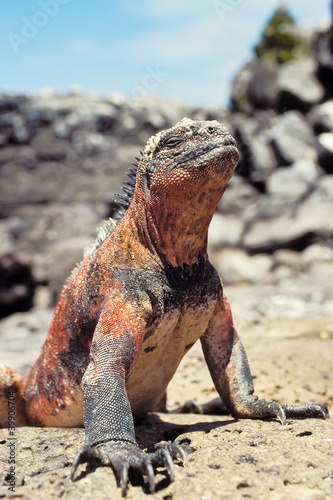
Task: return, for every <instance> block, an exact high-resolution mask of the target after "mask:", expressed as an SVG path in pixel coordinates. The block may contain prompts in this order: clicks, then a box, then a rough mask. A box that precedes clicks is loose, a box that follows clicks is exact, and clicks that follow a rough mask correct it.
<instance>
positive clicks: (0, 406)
mask: <svg viewBox="0 0 333 500" xmlns="http://www.w3.org/2000/svg"><path fill="white" fill-rule="evenodd" d="M22 425H27V420H26V418H25V400H24V378H23V377H22V376H21V375H20V374H19V373H17V372H16V371H15V370H12V369H11V368H8V367H7V366H5V365H0V428H4V427H7V428H8V429H11V428H15V427H20V426H22Z"/></svg>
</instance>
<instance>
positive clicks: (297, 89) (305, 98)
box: [277, 57, 325, 112]
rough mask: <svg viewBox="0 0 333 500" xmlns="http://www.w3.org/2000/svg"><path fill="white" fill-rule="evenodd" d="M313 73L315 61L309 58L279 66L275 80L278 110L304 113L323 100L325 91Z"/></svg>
mask: <svg viewBox="0 0 333 500" xmlns="http://www.w3.org/2000/svg"><path fill="white" fill-rule="evenodd" d="M315 71H316V65H315V61H314V60H313V58H310V57H308V58H304V59H301V60H296V61H290V62H288V63H285V64H283V65H281V68H280V71H279V74H278V78H277V89H278V107H279V109H281V110H285V109H299V110H300V111H303V112H306V111H308V110H309V109H310V108H311V107H312V106H314V105H315V104H318V103H319V102H320V101H321V100H322V99H323V97H324V94H325V89H324V87H323V86H322V85H321V83H320V82H319V81H318V79H317V77H316V74H315Z"/></svg>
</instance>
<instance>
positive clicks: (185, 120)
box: [144, 118, 193, 155]
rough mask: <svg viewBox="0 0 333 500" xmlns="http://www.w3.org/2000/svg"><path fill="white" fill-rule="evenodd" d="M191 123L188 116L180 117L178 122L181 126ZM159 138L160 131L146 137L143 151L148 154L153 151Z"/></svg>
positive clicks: (187, 125)
mask: <svg viewBox="0 0 333 500" xmlns="http://www.w3.org/2000/svg"><path fill="white" fill-rule="evenodd" d="M192 123H193V120H191V119H190V118H182V120H181V121H180V122H179V125H182V126H183V127H189V126H190V125H192ZM160 138H161V132H158V134H156V135H153V136H152V137H150V138H149V139H148V142H147V144H146V147H145V149H144V152H145V153H146V154H147V155H150V154H152V153H153V152H154V151H155V149H156V147H157V145H158V143H159V140H160Z"/></svg>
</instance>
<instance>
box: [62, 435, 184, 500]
mask: <svg viewBox="0 0 333 500" xmlns="http://www.w3.org/2000/svg"><path fill="white" fill-rule="evenodd" d="M93 459H97V460H99V461H100V462H101V463H102V464H103V465H110V466H111V467H112V468H113V470H114V472H115V476H116V480H117V485H118V487H120V488H121V493H122V496H123V497H124V496H126V493H127V483H128V471H129V469H130V468H131V469H134V470H137V471H139V472H141V473H142V474H143V475H145V476H147V478H148V482H149V489H150V492H151V493H154V491H155V472H154V467H153V466H155V467H165V468H166V470H167V471H168V474H169V478H170V482H173V481H174V475H175V474H174V463H173V460H175V459H180V460H181V461H182V462H183V463H184V465H186V463H187V456H186V453H185V451H184V450H183V449H182V448H181V447H180V446H179V445H177V444H174V443H172V444H167V445H164V446H163V447H161V448H160V449H158V450H157V451H155V452H154V453H145V452H144V451H142V450H141V449H140V448H139V447H138V446H137V445H136V444H134V443H129V442H124V441H123V442H120V441H119V442H116V441H108V442H107V443H102V444H99V445H97V446H89V445H84V446H82V447H81V448H80V450H79V451H78V453H77V454H76V456H75V459H74V461H73V465H72V469H71V474H70V478H71V479H72V481H73V480H74V474H75V471H76V469H77V467H78V465H79V464H80V463H82V462H89V461H90V460H93Z"/></svg>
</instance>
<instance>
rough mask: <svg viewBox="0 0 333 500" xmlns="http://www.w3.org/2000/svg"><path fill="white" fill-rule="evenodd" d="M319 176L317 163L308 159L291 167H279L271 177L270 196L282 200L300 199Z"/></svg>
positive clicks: (268, 190)
mask: <svg viewBox="0 0 333 500" xmlns="http://www.w3.org/2000/svg"><path fill="white" fill-rule="evenodd" d="M318 176H319V172H318V167H317V165H316V164H315V163H314V162H313V161H311V160H307V159H301V160H298V161H297V162H296V163H294V164H293V165H292V166H290V167H284V168H279V169H277V170H276V171H275V172H273V173H272V175H271V176H270V177H269V179H268V180H267V183H266V190H267V193H268V195H269V196H273V197H274V198H277V199H279V200H281V201H298V200H300V199H301V198H303V197H304V196H305V195H306V194H307V193H308V192H309V191H310V189H311V188H312V187H313V186H314V183H315V181H316V179H317V178H318Z"/></svg>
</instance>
